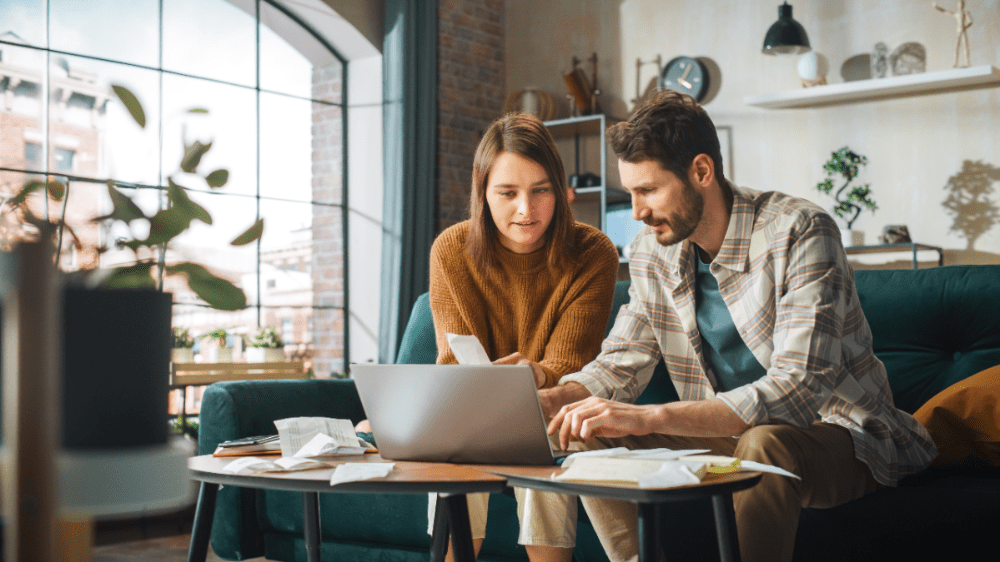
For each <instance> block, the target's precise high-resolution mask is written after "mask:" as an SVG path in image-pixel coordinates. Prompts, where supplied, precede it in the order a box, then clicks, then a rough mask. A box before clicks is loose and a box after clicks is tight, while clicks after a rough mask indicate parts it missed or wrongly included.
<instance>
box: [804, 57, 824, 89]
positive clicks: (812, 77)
mask: <svg viewBox="0 0 1000 562" xmlns="http://www.w3.org/2000/svg"><path fill="white" fill-rule="evenodd" d="M798 70H799V79H800V80H801V82H802V87H803V88H811V87H812V86H821V85H823V84H826V73H827V72H828V71H829V70H830V64H829V63H828V62H827V60H826V57H825V56H823V54H822V53H819V52H817V51H809V52H808V53H806V54H804V55H802V56H801V57H800V58H799V66H798Z"/></svg>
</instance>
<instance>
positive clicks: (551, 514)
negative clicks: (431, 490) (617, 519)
mask: <svg viewBox="0 0 1000 562" xmlns="http://www.w3.org/2000/svg"><path fill="white" fill-rule="evenodd" d="M429 496H430V497H428V501H427V534H432V532H433V530H434V512H435V508H436V506H437V494H430V495H429ZM465 497H466V503H468V505H469V526H470V527H471V528H472V538H473V539H483V538H485V537H486V514H487V511H488V508H489V498H490V495H489V494H466V496H465ZM514 497H515V498H516V499H517V520H518V522H519V523H520V524H521V531H520V533H518V536H517V543H518V544H523V545H529V546H555V547H560V548H573V547H574V546H575V545H576V505H577V504H576V496H568V495H564V494H554V493H552V492H539V491H537V490H528V489H525V488H514Z"/></svg>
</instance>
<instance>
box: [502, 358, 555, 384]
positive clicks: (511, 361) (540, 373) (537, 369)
mask: <svg viewBox="0 0 1000 562" xmlns="http://www.w3.org/2000/svg"><path fill="white" fill-rule="evenodd" d="M493 364H494V365H531V372H532V373H534V375H535V388H542V387H543V386H545V382H546V378H547V377H546V376H545V370H544V369H542V367H541V365H539V364H538V363H535V362H534V361H529V360H528V358H527V357H525V356H523V355H521V352H520V351H515V352H514V353H511V354H510V355H508V356H507V357H501V358H500V359H497V360H496V361H494V362H493Z"/></svg>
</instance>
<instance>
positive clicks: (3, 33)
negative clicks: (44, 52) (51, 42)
mask: <svg viewBox="0 0 1000 562" xmlns="http://www.w3.org/2000/svg"><path fill="white" fill-rule="evenodd" d="M0 41H10V42H12V43H26V44H28V45H34V46H36V47H45V46H46V45H45V0H4V1H3V2H0ZM0 62H6V61H4V60H3V59H2V58H0Z"/></svg>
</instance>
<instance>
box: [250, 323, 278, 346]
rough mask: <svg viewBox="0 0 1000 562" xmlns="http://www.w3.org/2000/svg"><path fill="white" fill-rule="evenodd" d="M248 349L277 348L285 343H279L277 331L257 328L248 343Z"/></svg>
mask: <svg viewBox="0 0 1000 562" xmlns="http://www.w3.org/2000/svg"><path fill="white" fill-rule="evenodd" d="M249 344H250V347H265V348H272V349H274V348H279V347H284V346H285V342H283V341H281V336H279V335H278V331H277V330H275V329H274V328H272V327H270V326H261V327H260V328H257V331H256V332H255V333H254V335H253V337H251V338H250V341H249Z"/></svg>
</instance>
